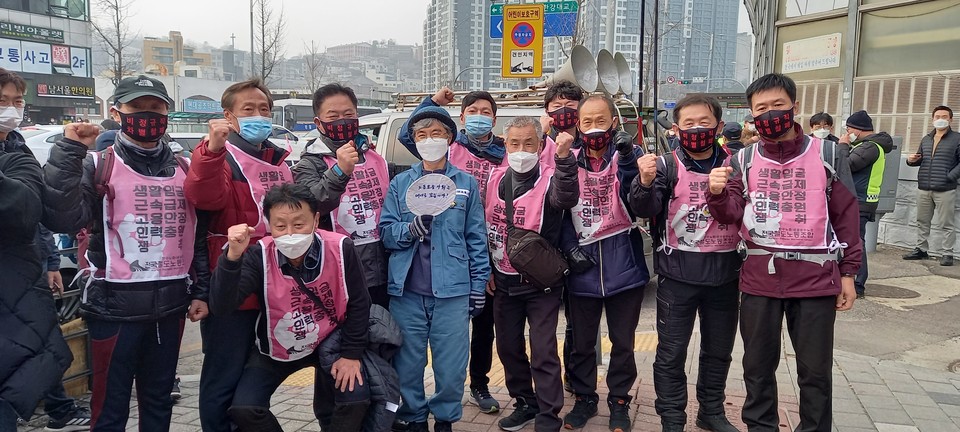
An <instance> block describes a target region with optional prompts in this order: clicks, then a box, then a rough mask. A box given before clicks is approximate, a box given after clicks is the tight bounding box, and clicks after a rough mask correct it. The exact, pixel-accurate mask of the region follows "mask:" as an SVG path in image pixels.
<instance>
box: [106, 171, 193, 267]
mask: <svg viewBox="0 0 960 432" xmlns="http://www.w3.org/2000/svg"><path fill="white" fill-rule="evenodd" d="M114 155H115V157H116V159H117V162H118V163H114V164H113V171H111V173H110V188H111V189H112V190H113V193H112V194H111V195H112V196H113V198H112V199H111V198H105V199H104V200H103V227H104V231H105V234H106V235H105V237H106V239H107V240H108V241H107V245H108V247H106V248H105V249H106V255H107V264H106V267H107V268H106V279H107V281H110V282H118V283H123V282H141V281H157V280H171V279H183V278H186V277H187V275H188V274H189V272H190V264H191V263H192V262H193V242H194V238H195V236H196V233H195V232H196V226H197V220H196V216H197V215H196V212H195V211H194V209H193V207H192V206H191V205H190V204H189V203H188V202H187V200H186V198H184V196H183V182H184V180H186V179H187V174H186V173H185V172H183V170H181V169H180V167H179V166H177V168H176V172H175V174H174V175H173V177H148V176H145V175H142V174H140V173H137V172H136V171H134V170H133V169H131V168H130V167H128V166H127V164H126V163H125V162H124V161H123V158H122V157H121V156H120V154H119V153H114Z"/></svg>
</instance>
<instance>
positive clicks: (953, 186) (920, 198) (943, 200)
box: [903, 106, 960, 266]
mask: <svg viewBox="0 0 960 432" xmlns="http://www.w3.org/2000/svg"><path fill="white" fill-rule="evenodd" d="M952 122H953V110H952V109H950V107H947V106H938V107H936V108H934V109H933V130H932V131H930V133H928V134H927V135H926V136H924V137H923V139H922V140H920V146H919V147H917V152H916V153H915V154H912V155H910V156H907V165H909V166H913V167H920V170H919V171H918V172H917V189H918V191H917V226H918V227H919V228H920V236H919V237H918V238H917V247H916V248H915V249H914V250H913V252H910V253H909V254H906V255H904V256H903V259H905V260H919V259H926V258H928V257H929V254H928V253H927V251H929V250H930V244H929V241H928V239H929V238H930V223H931V222H932V220H933V215H934V212H935V211H936V213H937V214H939V216H940V218H939V219H938V220H937V225H939V226H940V229H942V230H943V243H942V245H943V246H942V252H941V253H942V254H943V255H941V256H940V265H942V266H952V265H953V247H954V245H955V244H956V242H957V233H956V222H955V221H956V211H955V208H956V203H957V181H958V180H960V133H957V132H956V131H955V130H953V128H952V127H951V126H950V124H951V123H952ZM937 210H938V211H937Z"/></svg>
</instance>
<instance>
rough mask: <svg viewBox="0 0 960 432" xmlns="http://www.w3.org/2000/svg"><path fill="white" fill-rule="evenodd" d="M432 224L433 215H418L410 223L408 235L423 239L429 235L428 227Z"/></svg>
mask: <svg viewBox="0 0 960 432" xmlns="http://www.w3.org/2000/svg"><path fill="white" fill-rule="evenodd" d="M432 223H433V215H420V216H417V217H415V218H413V222H410V234H413V236H414V237H419V238H420V239H423V238H424V237H426V236H427V235H428V234H430V225H431V224H432Z"/></svg>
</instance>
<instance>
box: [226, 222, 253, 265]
mask: <svg viewBox="0 0 960 432" xmlns="http://www.w3.org/2000/svg"><path fill="white" fill-rule="evenodd" d="M253 232H254V229H253V227H251V226H249V225H247V224H240V225H234V226H232V227H230V229H228V230H227V259H229V260H230V261H239V260H240V257H241V256H243V252H244V251H246V250H247V247H248V246H250V236H251V235H252V234H253Z"/></svg>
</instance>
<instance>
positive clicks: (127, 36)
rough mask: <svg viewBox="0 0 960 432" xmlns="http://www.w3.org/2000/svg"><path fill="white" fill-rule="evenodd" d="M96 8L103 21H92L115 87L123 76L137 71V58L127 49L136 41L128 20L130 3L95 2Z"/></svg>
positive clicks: (119, 1) (117, 1) (115, 1)
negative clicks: (105, 55) (108, 63)
mask: <svg viewBox="0 0 960 432" xmlns="http://www.w3.org/2000/svg"><path fill="white" fill-rule="evenodd" d="M96 8H97V9H98V13H96V14H94V16H99V17H101V18H102V19H103V21H101V22H98V21H93V29H94V31H95V32H96V35H97V39H98V40H99V42H100V45H101V46H103V48H104V49H105V50H106V51H107V53H108V54H109V55H110V63H111V64H110V67H109V69H108V70H109V72H110V75H111V76H110V80H111V81H113V85H117V84H118V83H119V82H120V80H121V79H123V77H124V76H128V75H132V74H133V73H134V72H136V70H137V66H136V63H137V59H138V56H137V55H136V54H135V52H133V50H131V49H129V48H130V46H131V45H132V44H133V41H134V40H135V39H136V37H137V36H136V34H134V33H133V32H132V31H131V30H130V25H129V20H130V17H131V14H130V2H128V1H125V0H97V2H96Z"/></svg>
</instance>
